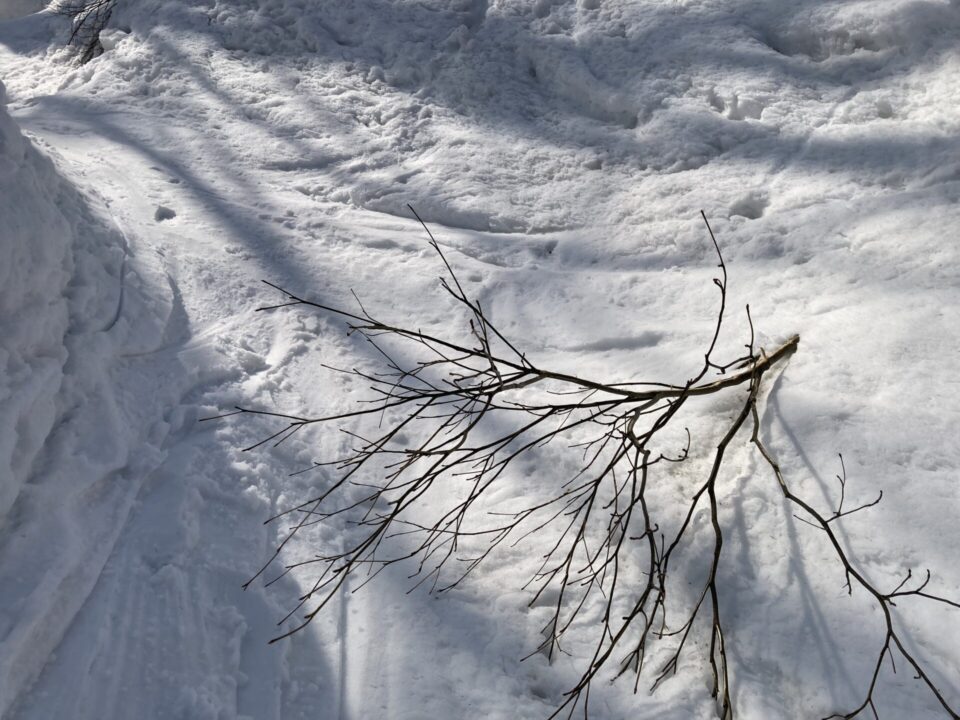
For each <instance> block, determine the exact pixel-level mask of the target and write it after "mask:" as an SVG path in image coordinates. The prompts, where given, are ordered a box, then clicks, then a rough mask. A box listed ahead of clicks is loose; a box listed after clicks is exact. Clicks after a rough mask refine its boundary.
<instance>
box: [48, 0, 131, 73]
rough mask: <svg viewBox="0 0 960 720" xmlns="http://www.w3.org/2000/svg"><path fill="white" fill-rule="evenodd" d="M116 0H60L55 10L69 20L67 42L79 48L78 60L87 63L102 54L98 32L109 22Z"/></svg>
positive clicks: (55, 5)
mask: <svg viewBox="0 0 960 720" xmlns="http://www.w3.org/2000/svg"><path fill="white" fill-rule="evenodd" d="M116 2H117V0H60V1H59V2H56V3H55V4H54V8H55V10H56V12H57V13H58V14H60V15H66V16H67V17H68V18H70V20H71V27H70V37H69V39H68V41H67V42H68V43H69V44H70V45H76V46H77V47H78V48H80V62H81V63H87V62H89V61H91V60H93V59H94V58H95V57H97V56H98V55H102V54H103V45H101V44H100V33H101V32H102V31H103V30H104V29H105V28H106V27H107V23H108V22H110V16H111V15H112V14H113V8H114V6H115V5H116Z"/></svg>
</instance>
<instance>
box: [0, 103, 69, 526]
mask: <svg viewBox="0 0 960 720" xmlns="http://www.w3.org/2000/svg"><path fill="white" fill-rule="evenodd" d="M4 95H5V91H4V90H3V86H2V85H0V217H3V219H4V229H3V235H2V237H0V343H2V345H0V399H2V402H3V405H2V411H0V477H2V478H3V482H2V483H0V516H2V515H5V514H6V513H7V511H8V510H9V509H10V506H11V505H12V504H13V502H14V500H15V499H16V497H17V495H18V493H19V492H20V489H21V488H22V486H23V483H24V481H25V480H26V478H27V475H28V473H29V471H30V468H31V466H32V464H33V461H34V459H35V458H36V454H37V452H38V450H39V449H40V447H41V446H42V445H43V440H44V438H45V437H46V436H47V435H48V434H49V432H50V429H51V428H52V426H53V422H54V419H55V417H56V412H55V407H54V398H55V397H56V395H57V391H58V390H59V388H60V383H61V381H62V379H63V365H64V363H65V362H66V359H67V353H66V348H65V346H64V336H65V335H66V332H67V324H68V322H67V321H68V314H69V311H68V308H67V300H66V297H65V294H64V293H65V291H66V288H67V284H68V282H69V280H70V275H71V272H72V270H73V252H72V248H71V247H70V236H71V234H72V228H71V224H70V221H69V220H68V219H67V218H66V217H65V215H64V213H63V211H62V210H60V209H59V208H58V207H57V203H58V199H59V196H60V195H61V194H62V188H61V187H60V184H59V182H58V179H57V177H56V175H55V173H54V170H53V166H52V165H51V164H50V163H49V162H45V161H43V160H42V159H41V158H40V157H39V155H37V153H36V152H34V151H33V149H32V148H31V147H30V145H29V143H28V142H27V141H26V139H25V138H24V137H23V135H21V134H20V131H19V129H18V128H17V127H16V126H15V125H14V123H13V121H12V120H11V119H10V116H9V115H7V113H6V111H5V110H3V109H2V102H3V98H4Z"/></svg>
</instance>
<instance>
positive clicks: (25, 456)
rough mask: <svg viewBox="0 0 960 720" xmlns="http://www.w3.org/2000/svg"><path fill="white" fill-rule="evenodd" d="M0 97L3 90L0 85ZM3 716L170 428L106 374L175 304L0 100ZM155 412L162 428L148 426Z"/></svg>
mask: <svg viewBox="0 0 960 720" xmlns="http://www.w3.org/2000/svg"><path fill="white" fill-rule="evenodd" d="M0 99H2V93H0ZM0 218H3V227H2V231H0V526H2V527H3V528H4V540H3V543H2V544H0V607H2V608H3V614H2V615H0V715H2V714H4V713H5V711H6V710H7V708H8V707H9V706H10V705H11V703H12V702H13V701H14V699H15V698H16V697H17V696H18V695H19V693H20V692H22V690H23V689H24V688H25V687H26V686H28V685H29V684H30V683H31V682H32V681H33V680H34V679H35V678H36V676H37V675H38V674H39V672H40V670H41V669H42V667H43V666H44V664H46V662H47V661H48V660H49V657H50V653H51V652H52V651H53V650H54V649H55V648H56V646H57V645H58V644H59V642H60V640H61V638H62V637H63V633H64V632H65V631H66V629H67V627H68V626H69V625H70V623H71V622H72V621H73V618H74V617H75V615H76V613H77V612H78V611H79V609H80V608H81V606H82V605H83V603H84V601H85V599H86V597H87V595H88V594H89V592H90V591H91V589H92V588H93V586H94V585H95V583H96V581H97V578H98V576H99V574H100V571H101V569H102V567H103V564H104V563H105V562H106V559H107V557H108V555H109V554H110V551H111V550H112V548H113V545H114V543H115V542H116V537H117V536H118V533H119V531H120V529H121V528H122V526H123V524H124V522H125V519H126V516H127V514H128V513H129V510H130V507H131V505H132V502H133V499H134V498H135V496H136V492H137V490H138V488H139V486H140V484H141V483H142V482H143V477H144V476H145V474H146V473H147V472H148V471H149V469H150V468H151V466H153V465H155V464H156V463H158V462H159V460H160V458H161V457H162V453H161V450H160V445H161V441H162V439H163V436H164V433H165V430H166V428H167V426H166V425H165V424H164V423H163V422H162V419H160V418H158V417H156V412H155V411H154V410H153V408H152V407H150V406H148V408H147V409H146V410H144V409H140V408H138V407H137V406H138V405H142V402H138V401H136V400H130V399H128V398H126V397H124V392H123V391H122V390H118V389H117V388H116V387H115V386H114V383H115V382H116V381H117V380H118V379H119V378H122V377H123V376H124V374H126V373H130V372H137V373H140V374H141V377H140V378H138V380H139V383H140V384H141V385H142V387H143V388H144V389H145V392H146V393H148V394H153V395H154V396H155V397H157V398H159V399H161V400H160V402H159V403H158V405H159V407H160V408H161V409H162V407H163V401H162V398H164V397H165V392H167V391H168V389H172V390H173V392H176V388H177V372H176V365H174V366H173V368H172V369H171V368H170V367H169V366H168V368H167V369H166V370H165V371H164V372H163V373H153V381H152V382H149V381H148V380H147V378H149V377H150V375H149V374H148V373H147V372H146V371H145V370H144V367H143V366H144V365H145V363H146V360H140V361H139V362H138V361H136V360H133V359H132V358H134V357H136V356H137V355H143V356H144V357H149V356H150V353H151V352H152V351H154V350H156V348H157V347H158V345H159V343H160V342H162V339H163V336H164V329H165V323H166V322H167V320H168V318H169V316H170V313H171V308H172V305H171V302H170V299H169V297H167V296H166V295H169V289H167V290H166V295H165V294H164V291H163V290H164V289H163V286H162V283H160V282H159V278H157V277H155V276H154V275H152V274H151V270H150V263H149V262H146V261H145V259H144V258H134V257H131V256H130V253H129V252H128V250H127V245H126V241H125V238H124V237H123V233H122V232H121V231H119V229H118V228H117V227H112V226H111V222H110V219H109V217H108V216H105V214H104V211H103V210H102V209H101V210H97V209H95V207H94V204H93V201H92V200H91V198H88V197H86V196H84V195H83V194H81V193H80V192H78V191H77V190H76V189H75V188H74V187H73V186H72V185H71V184H70V183H68V182H67V181H66V180H64V179H63V177H62V176H61V175H60V174H59V173H58V171H57V170H56V169H55V167H54V164H53V163H52V162H51V160H50V159H48V158H46V157H44V156H43V155H42V154H41V153H40V152H38V151H37V149H36V148H34V147H33V146H32V145H31V143H30V142H29V141H28V140H27V138H25V137H24V135H23V134H22V133H21V132H20V130H19V128H18V127H17V126H16V124H15V123H14V122H13V120H11V118H10V116H9V115H8V113H7V111H6V109H5V107H4V105H3V103H2V102H0ZM158 420H160V422H159V423H158Z"/></svg>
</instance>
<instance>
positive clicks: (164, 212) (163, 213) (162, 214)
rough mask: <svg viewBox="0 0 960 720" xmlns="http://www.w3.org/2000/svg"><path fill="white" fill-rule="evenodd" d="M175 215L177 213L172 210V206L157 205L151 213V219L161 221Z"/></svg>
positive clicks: (170, 218)
mask: <svg viewBox="0 0 960 720" xmlns="http://www.w3.org/2000/svg"><path fill="white" fill-rule="evenodd" d="M176 216H177V213H176V212H174V211H173V209H172V208H168V207H167V206H166V205H157V210H156V212H154V213H153V219H154V220H156V221H157V222H163V221H164V220H173V218H175V217H176Z"/></svg>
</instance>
